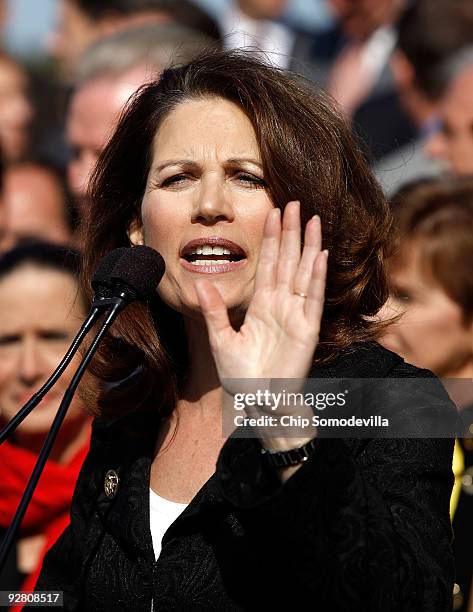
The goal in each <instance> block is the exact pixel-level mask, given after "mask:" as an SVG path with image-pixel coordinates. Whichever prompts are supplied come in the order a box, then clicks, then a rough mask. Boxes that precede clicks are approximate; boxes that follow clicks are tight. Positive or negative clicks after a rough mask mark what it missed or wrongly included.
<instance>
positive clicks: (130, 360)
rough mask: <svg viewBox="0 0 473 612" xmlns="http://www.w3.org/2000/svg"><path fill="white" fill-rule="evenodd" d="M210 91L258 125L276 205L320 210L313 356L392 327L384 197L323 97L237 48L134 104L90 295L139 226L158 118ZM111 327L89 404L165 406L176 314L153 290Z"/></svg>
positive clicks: (119, 142) (173, 369) (94, 186)
mask: <svg viewBox="0 0 473 612" xmlns="http://www.w3.org/2000/svg"><path fill="white" fill-rule="evenodd" d="M209 96H210V97H212V96H217V97H220V98H224V99H226V100H230V101H231V102H234V103H235V104H237V105H238V106H239V107H240V108H241V109H242V110H243V112H244V113H245V114H246V115H247V116H248V118H249V119H250V121H251V123H252V124H253V127H254V130H255V133H256V137H257V141H258V144H259V147H260V150H261V156H262V161H263V169H264V178H265V181H266V182H267V184H268V185H269V188H268V189H269V194H270V197H271V199H272V201H273V203H274V205H275V206H277V207H279V208H280V209H283V208H284V207H285V205H286V203H287V202H288V201H291V200H300V202H301V216H302V223H303V226H304V225H305V223H307V221H308V220H309V219H310V218H311V217H312V216H313V215H314V214H315V213H317V214H318V215H320V218H321V222H322V231H323V242H324V245H323V246H324V248H328V249H329V252H330V256H329V272H328V280H327V289H326V302H325V311H324V319H323V324H322V329H321V335H320V342H319V345H318V347H317V350H316V353H315V357H314V358H315V361H316V362H317V363H323V362H324V363H326V362H329V361H331V360H333V359H334V358H335V357H336V356H337V355H338V354H339V353H340V352H341V351H342V350H346V349H348V348H349V347H350V346H352V345H354V344H355V343H359V342H366V341H369V340H374V339H376V338H377V337H378V336H379V334H380V332H381V331H382V328H384V325H385V324H383V323H381V322H379V321H377V320H376V319H375V318H374V315H375V314H376V313H377V312H378V310H379V308H380V307H381V306H382V305H383V304H384V302H385V301H386V299H387V296H388V289H387V281H386V275H385V265H384V261H385V257H386V244H387V238H388V234H389V231H390V226H391V215H390V210H389V206H388V204H387V202H386V200H385V198H384V195H383V193H382V191H381V189H380V187H379V185H378V183H377V182H376V180H375V178H374V177H373V174H372V172H371V171H370V169H369V167H368V166H367V164H366V162H365V159H364V157H363V154H362V153H361V151H360V148H359V147H358V144H357V142H356V141H355V140H354V137H353V136H352V133H351V130H350V127H349V125H348V124H347V123H346V122H345V120H344V119H343V117H342V115H341V113H340V112H339V111H338V110H336V108H335V106H334V104H333V102H332V101H331V99H330V98H329V97H328V96H327V94H325V93H324V92H323V91H321V90H320V89H317V88H315V87H314V86H313V85H312V84H310V83H308V82H306V81H304V80H302V79H300V78H299V77H297V76H296V75H292V74H289V73H287V72H284V71H282V70H279V69H277V68H273V67H270V66H269V65H266V64H265V63H263V62H261V61H259V60H258V59H255V58H254V57H251V56H249V55H248V54H246V53H243V52H241V51H240V52H234V51H233V52H224V51H218V52H215V51H212V52H208V53H206V54H204V55H202V56H201V57H199V58H197V59H196V60H194V61H192V62H191V63H189V64H186V65H184V66H180V67H174V68H170V69H168V70H166V71H164V73H163V74H162V76H161V78H160V79H159V80H157V81H156V82H152V83H150V84H147V85H146V86H144V87H142V88H141V89H140V90H139V91H138V92H137V93H136V94H135V96H134V97H133V98H132V99H131V100H130V102H129V103H128V105H127V108H126V109H125V111H124V113H123V114H122V117H121V119H120V121H119V124H118V127H117V129H116V131H115V133H114V135H113V137H112V138H111V140H110V141H109V143H108V145H107V146H106V148H105V150H104V151H103V153H102V155H101V157H100V159H99V162H98V164H97V167H96V170H95V173H94V176H93V177H92V181H91V190H90V196H91V207H90V214H89V217H88V220H87V222H86V224H85V237H86V244H85V268H84V284H85V290H86V292H87V293H88V294H89V295H90V293H91V289H90V278H91V276H92V274H93V271H94V270H95V268H96V266H97V264H98V262H99V260H100V258H101V257H102V256H103V255H105V254H106V253H107V252H109V251H110V250H112V249H114V248H116V247H119V246H128V245H130V240H129V237H128V232H129V230H130V228H131V227H133V226H136V225H138V226H139V225H140V224H141V216H140V209H141V201H142V198H143V194H144V190H145V185H146V179H147V175H148V172H149V168H150V164H151V160H152V145H153V138H154V136H155V134H156V131H157V130H158V129H159V126H160V124H161V122H162V121H163V119H164V118H165V117H166V116H167V115H168V114H169V113H170V112H171V111H172V110H173V109H174V108H175V107H176V106H177V105H178V104H180V103H181V102H183V101H186V100H189V99H196V98H203V97H209ZM182 129H183V130H185V129H186V126H182ZM112 334H113V336H112V335H110V336H109V337H108V339H107V341H106V342H105V343H104V344H103V345H102V347H101V348H100V349H99V351H98V353H97V356H96V358H95V359H94V362H93V364H92V373H93V374H94V375H95V377H96V379H97V381H98V385H96V386H95V387H94V388H93V389H90V390H89V392H88V404H89V406H90V407H91V409H92V410H93V411H94V412H96V413H102V414H111V413H113V414H117V413H118V412H122V411H125V410H130V409H137V408H138V404H140V405H142V406H143V407H144V406H148V407H150V406H152V407H153V409H154V410H156V408H158V409H159V410H160V411H161V414H162V415H165V414H169V412H170V411H172V409H173V408H174V406H175V404H176V401H177V399H178V397H179V388H180V385H181V384H182V381H183V377H185V375H186V367H187V344H186V338H185V334H184V329H183V322H182V317H181V315H179V314H178V313H176V312H174V311H172V310H171V309H169V308H168V307H167V306H165V305H164V303H163V302H162V301H161V300H160V299H159V297H158V296H157V295H156V299H154V300H153V301H152V302H151V303H149V304H147V305H143V304H139V303H135V304H132V305H131V306H129V307H128V308H127V310H126V311H125V312H123V313H122V314H121V315H120V318H119V319H118V320H117V321H116V323H115V324H114V328H113V332H112ZM137 397H140V400H141V401H140V402H138V400H137Z"/></svg>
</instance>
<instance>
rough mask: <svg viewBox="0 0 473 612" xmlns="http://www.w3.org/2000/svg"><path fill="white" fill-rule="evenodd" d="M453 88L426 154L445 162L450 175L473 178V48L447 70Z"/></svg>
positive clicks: (454, 59)
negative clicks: (438, 127) (437, 129)
mask: <svg viewBox="0 0 473 612" xmlns="http://www.w3.org/2000/svg"><path fill="white" fill-rule="evenodd" d="M443 72H444V74H445V78H448V79H449V85H448V87H447V89H446V91H445V94H444V96H443V98H442V100H441V102H440V108H439V112H440V130H439V131H438V132H436V133H435V134H433V135H432V136H431V138H430V139H429V140H428V142H427V143H426V151H427V153H428V154H430V155H431V156H432V157H434V158H436V159H439V160H441V161H442V162H443V163H444V165H445V168H446V170H447V171H448V172H450V173H452V174H454V175H457V176H473V46H472V47H468V48H465V49H463V50H461V51H459V53H458V54H457V55H456V56H454V57H452V58H451V59H450V60H449V61H448V62H447V63H446V65H445V66H444V68H443Z"/></svg>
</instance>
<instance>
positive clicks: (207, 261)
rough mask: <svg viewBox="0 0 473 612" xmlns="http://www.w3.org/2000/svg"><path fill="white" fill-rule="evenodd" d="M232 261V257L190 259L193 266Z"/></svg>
mask: <svg viewBox="0 0 473 612" xmlns="http://www.w3.org/2000/svg"><path fill="white" fill-rule="evenodd" d="M231 261H233V260H232V259H196V260H192V261H191V262H190V263H191V264H193V265H194V266H212V265H215V264H226V263H230V262H231Z"/></svg>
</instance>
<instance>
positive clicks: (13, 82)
mask: <svg viewBox="0 0 473 612" xmlns="http://www.w3.org/2000/svg"><path fill="white" fill-rule="evenodd" d="M33 116H34V110H33V106H32V104H31V102H30V100H29V97H28V77H27V74H26V72H25V70H24V69H23V68H22V66H21V65H20V64H19V63H18V62H16V61H15V60H14V59H13V58H12V57H10V56H9V55H6V54H5V53H4V52H1V51H0V146H1V148H2V154H3V157H4V160H5V162H7V163H10V162H14V161H18V160H19V159H21V158H22V157H23V156H25V154H26V153H27V151H28V147H29V145H30V126H31V122H32V120H33Z"/></svg>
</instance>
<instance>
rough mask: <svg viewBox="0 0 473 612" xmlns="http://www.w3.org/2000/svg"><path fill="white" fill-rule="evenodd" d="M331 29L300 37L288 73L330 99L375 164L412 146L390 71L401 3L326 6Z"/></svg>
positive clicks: (349, 1)
mask: <svg viewBox="0 0 473 612" xmlns="http://www.w3.org/2000/svg"><path fill="white" fill-rule="evenodd" d="M329 4H330V6H331V8H332V10H333V12H334V14H335V17H336V22H335V24H334V26H333V27H331V28H329V29H328V30H326V31H325V32H321V33H319V34H318V35H315V36H314V35H310V36H305V37H304V36H300V37H298V40H297V44H296V46H295V48H294V50H293V55H294V58H295V62H294V63H293V64H292V68H293V69H295V70H297V71H299V72H301V73H302V74H304V75H305V76H307V77H308V78H310V79H312V80H313V81H314V82H316V83H319V84H320V85H322V86H323V87H325V88H326V89H328V91H329V92H330V93H331V94H332V95H333V97H334V98H335V99H336V100H337V101H338V103H339V104H340V106H341V108H342V109H343V111H344V112H345V114H346V115H347V117H349V118H350V119H351V120H352V122H353V126H354V129H355V130H356V131H357V133H358V134H359V136H360V137H361V138H362V141H363V142H364V143H365V146H366V148H367V153H368V155H369V157H370V158H371V159H374V160H376V159H379V158H380V157H382V156H383V155H386V154H388V153H389V152H390V151H392V150H394V149H396V148H398V147H400V146H402V145H403V144H405V143H406V142H408V141H410V140H412V138H413V136H414V133H415V129H414V126H413V125H412V122H411V120H410V118H409V117H408V115H407V113H406V112H405V111H404V109H403V108H402V106H401V104H400V101H399V96H398V92H397V86H396V83H395V80H394V76H393V73H392V70H391V66H390V58H391V56H392V53H393V51H394V48H395V46H396V40H397V32H396V22H397V20H398V18H399V17H400V15H401V13H402V11H403V9H404V7H405V0H329Z"/></svg>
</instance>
